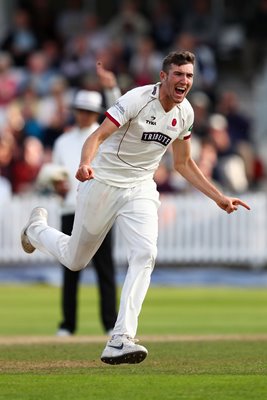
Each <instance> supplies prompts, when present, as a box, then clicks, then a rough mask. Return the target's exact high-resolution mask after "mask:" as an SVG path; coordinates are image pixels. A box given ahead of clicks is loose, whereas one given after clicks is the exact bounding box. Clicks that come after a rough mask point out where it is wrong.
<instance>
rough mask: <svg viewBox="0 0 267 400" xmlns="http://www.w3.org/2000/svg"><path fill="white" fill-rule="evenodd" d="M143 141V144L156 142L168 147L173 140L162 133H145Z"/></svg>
mask: <svg viewBox="0 0 267 400" xmlns="http://www.w3.org/2000/svg"><path fill="white" fill-rule="evenodd" d="M141 140H142V141H143V142H156V143H160V144H162V145H163V146H168V144H169V143H170V142H171V140H172V139H171V138H170V137H169V136H168V135H164V134H163V133H160V132H143V135H142V139H141Z"/></svg>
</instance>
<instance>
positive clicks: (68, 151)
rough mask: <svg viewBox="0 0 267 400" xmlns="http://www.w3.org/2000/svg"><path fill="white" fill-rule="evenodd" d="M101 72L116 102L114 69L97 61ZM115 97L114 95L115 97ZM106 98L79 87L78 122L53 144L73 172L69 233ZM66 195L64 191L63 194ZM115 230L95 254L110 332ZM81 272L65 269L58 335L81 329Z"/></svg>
mask: <svg viewBox="0 0 267 400" xmlns="http://www.w3.org/2000/svg"><path fill="white" fill-rule="evenodd" d="M97 73H98V77H99V80H100V84H102V87H103V89H104V93H105V94H106V91H107V98H108V99H109V100H111V101H112V102H113V101H114V102H115V100H116V99H117V96H118V88H117V87H116V86H113V85H116V79H114V76H113V74H111V73H110V71H106V70H105V69H104V68H103V67H102V65H101V64H100V63H98V64H97ZM112 96H113V97H112ZM102 102H103V98H102V95H101V94H100V93H99V92H97V91H89V90H79V91H78V92H77V93H76V95H75V97H74V101H73V104H72V106H73V110H74V115H75V120H76V125H75V126H74V127H73V128H72V129H71V130H70V131H67V132H64V133H63V134H62V135H61V136H60V137H59V138H58V139H57V140H56V141H55V144H54V147H53V153H52V161H53V163H54V164H56V165H61V166H64V167H65V168H67V169H68V172H69V182H68V185H66V186H65V187H69V191H68V192H66V194H65V197H64V201H63V207H62V231H63V232H64V233H66V234H68V235H70V234H71V232H72V227H73V221H74V212H75V206H76V195H77V186H78V181H77V179H76V178H75V173H76V170H77V167H78V166H79V160H80V154H81V149H82V146H83V144H84V142H85V140H86V139H87V137H88V136H90V135H91V133H92V132H94V131H95V129H96V128H97V127H98V126H99V124H98V120H99V116H100V114H101V113H102V112H103V108H102ZM60 194H61V195H62V193H60ZM111 239H112V237H111V232H109V233H108V234H107V236H106V238H105V240H104V242H103V244H102V245H101V247H100V248H99V250H98V251H97V253H96V254H95V256H94V257H93V259H92V261H93V266H94V268H95V271H96V274H97V281H98V284H99V292H100V310H101V321H102V324H103V328H104V330H105V332H106V333H108V334H109V333H110V332H111V330H112V329H113V327H114V324H115V321H116V318H117V311H116V284H115V267H114V262H113V258H112V243H111ZM79 278H80V271H77V272H74V271H70V270H69V269H68V268H65V267H64V268H63V286H62V314H63V319H62V321H61V323H60V325H59V329H58V332H57V335H58V336H69V335H72V334H74V333H75V331H76V328H77V295H78V284H79Z"/></svg>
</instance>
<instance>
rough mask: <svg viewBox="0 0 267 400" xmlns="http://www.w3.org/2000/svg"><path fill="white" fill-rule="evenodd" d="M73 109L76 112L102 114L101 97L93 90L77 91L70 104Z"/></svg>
mask: <svg viewBox="0 0 267 400" xmlns="http://www.w3.org/2000/svg"><path fill="white" fill-rule="evenodd" d="M72 106H73V108H75V109H78V110H86V111H94V112H97V113H102V112H103V111H104V109H103V107H102V96H101V94H100V93H99V92H96V91H93V90H79V91H78V92H77V93H76V95H75V97H74V101H73V104H72Z"/></svg>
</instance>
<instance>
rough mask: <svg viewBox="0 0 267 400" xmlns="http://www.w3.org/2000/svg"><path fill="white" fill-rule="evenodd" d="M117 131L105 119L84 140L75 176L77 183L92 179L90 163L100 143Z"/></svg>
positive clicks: (92, 172)
mask: <svg viewBox="0 0 267 400" xmlns="http://www.w3.org/2000/svg"><path fill="white" fill-rule="evenodd" d="M117 129H118V128H117V126H116V125H115V124H113V122H111V121H110V120H109V119H108V118H105V119H104V121H103V122H102V124H101V125H100V126H99V127H98V128H97V129H96V130H95V131H94V132H93V133H92V135H90V136H89V137H88V138H87V139H86V141H85V142H84V145H83V147H82V153H81V161H80V165H79V168H78V170H77V172H76V175H75V176H76V178H77V179H78V180H79V181H81V182H84V181H87V180H89V179H92V178H93V177H94V171H93V168H92V167H91V162H92V161H93V159H94V157H95V155H96V153H97V150H98V148H99V146H100V145H101V143H102V142H103V141H104V140H106V139H107V138H108V137H109V136H110V135H112V133H114V132H115V131H116V130H117Z"/></svg>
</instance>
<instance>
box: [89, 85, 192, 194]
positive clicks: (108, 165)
mask: <svg viewBox="0 0 267 400" xmlns="http://www.w3.org/2000/svg"><path fill="white" fill-rule="evenodd" d="M159 88H160V83H157V84H155V85H146V86H142V87H138V88H135V89H132V90H130V91H128V92H127V93H126V94H124V95H123V96H121V97H120V98H119V99H118V101H117V102H116V103H115V104H114V106H112V107H110V108H109V109H108V110H107V112H106V117H107V118H109V119H110V120H111V121H112V122H113V123H114V124H115V125H116V126H117V127H118V130H117V131H116V132H115V133H113V134H112V135H111V136H110V137H108V139H106V140H105V141H104V142H103V143H102V145H101V148H100V150H99V151H98V153H97V155H96V157H95V159H94V160H93V162H92V167H93V169H94V173H95V179H97V180H100V181H103V182H105V183H106V184H109V185H112V186H118V187H125V188H126V187H134V186H136V185H137V184H138V183H139V182H141V181H144V180H146V179H153V175H154V173H155V170H156V169H157V167H158V165H159V163H160V160H161V158H162V156H163V154H164V153H165V151H166V150H167V147H168V146H169V145H170V144H171V143H172V142H173V141H174V140H176V139H177V138H178V139H180V140H186V139H188V138H190V135H191V129H192V124H193V120H194V112H193V109H192V106H191V105H190V103H189V101H188V100H187V99H184V100H183V101H182V103H180V104H178V105H176V106H175V107H174V108H173V109H172V110H170V111H169V112H166V111H165V110H164V109H163V107H162V105H161V103H160V101H159Z"/></svg>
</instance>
